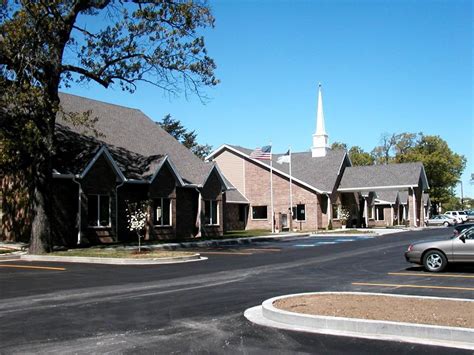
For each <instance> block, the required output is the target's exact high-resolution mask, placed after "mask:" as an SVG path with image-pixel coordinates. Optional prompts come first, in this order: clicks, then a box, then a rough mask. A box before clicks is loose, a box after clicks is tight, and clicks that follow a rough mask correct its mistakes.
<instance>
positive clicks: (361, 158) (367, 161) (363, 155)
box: [349, 145, 374, 166]
mask: <svg viewBox="0 0 474 355" xmlns="http://www.w3.org/2000/svg"><path fill="white" fill-rule="evenodd" d="M349 158H351V162H352V165H354V166H361V165H373V164H374V158H373V157H372V155H371V154H370V153H367V152H364V150H363V149H362V148H361V147H358V146H356V145H355V146H353V147H351V149H349Z"/></svg>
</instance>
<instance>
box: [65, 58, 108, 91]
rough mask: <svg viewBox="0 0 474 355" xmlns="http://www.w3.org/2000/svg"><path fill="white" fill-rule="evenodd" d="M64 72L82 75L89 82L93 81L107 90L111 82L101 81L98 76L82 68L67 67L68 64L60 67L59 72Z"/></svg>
mask: <svg viewBox="0 0 474 355" xmlns="http://www.w3.org/2000/svg"><path fill="white" fill-rule="evenodd" d="M66 71H69V72H74V73H78V74H81V75H84V76H85V77H87V78H89V79H91V80H94V81H95V82H97V83H98V84H100V85H102V86H103V87H105V88H108V87H109V85H110V83H111V82H112V81H111V80H110V79H102V78H101V77H100V76H99V75H97V74H95V73H92V72H90V71H88V70H86V69H84V68H81V67H76V66H75V65H69V64H66V65H63V66H62V67H61V72H66Z"/></svg>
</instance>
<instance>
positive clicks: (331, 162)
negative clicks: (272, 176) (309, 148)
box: [229, 145, 346, 192]
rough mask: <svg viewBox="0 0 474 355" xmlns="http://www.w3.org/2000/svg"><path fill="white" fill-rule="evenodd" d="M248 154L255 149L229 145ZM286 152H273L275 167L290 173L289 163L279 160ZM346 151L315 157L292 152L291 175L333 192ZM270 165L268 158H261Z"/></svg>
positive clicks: (325, 190) (331, 151)
mask: <svg viewBox="0 0 474 355" xmlns="http://www.w3.org/2000/svg"><path fill="white" fill-rule="evenodd" d="M229 147H232V148H234V149H236V150H238V151H240V152H242V153H244V154H246V155H250V153H251V152H252V151H253V149H248V148H243V147H240V146H235V145H229ZM283 155H284V154H272V160H273V169H275V170H278V171H281V172H283V173H285V174H289V164H278V163H277V160H278V158H279V157H281V156H283ZM345 156H346V152H345V151H344V150H341V149H335V150H328V152H327V155H326V156H325V157H318V158H313V157H312V156H311V152H300V153H297V152H295V153H291V159H292V160H291V176H292V177H293V178H295V179H298V180H300V181H302V182H304V183H306V184H308V185H310V186H312V187H314V188H315V189H317V190H319V191H323V192H332V190H333V189H334V185H335V184H336V180H337V176H338V173H339V170H340V168H341V166H342V163H343V160H344V157H345ZM259 161H260V162H262V163H264V164H266V165H270V162H269V161H268V160H259Z"/></svg>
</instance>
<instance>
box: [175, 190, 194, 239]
mask: <svg viewBox="0 0 474 355" xmlns="http://www.w3.org/2000/svg"><path fill="white" fill-rule="evenodd" d="M198 197H199V194H198V192H197V191H196V189H194V188H184V187H177V188H176V238H177V239H185V238H192V237H194V236H195V235H196V234H197V232H198V229H197V227H196V216H197V210H198Z"/></svg>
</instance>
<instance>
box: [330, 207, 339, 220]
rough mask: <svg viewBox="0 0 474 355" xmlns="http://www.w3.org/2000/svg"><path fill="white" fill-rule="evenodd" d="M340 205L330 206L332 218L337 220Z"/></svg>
mask: <svg viewBox="0 0 474 355" xmlns="http://www.w3.org/2000/svg"><path fill="white" fill-rule="evenodd" d="M340 209H341V208H340V205H332V218H334V219H339V211H340Z"/></svg>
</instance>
